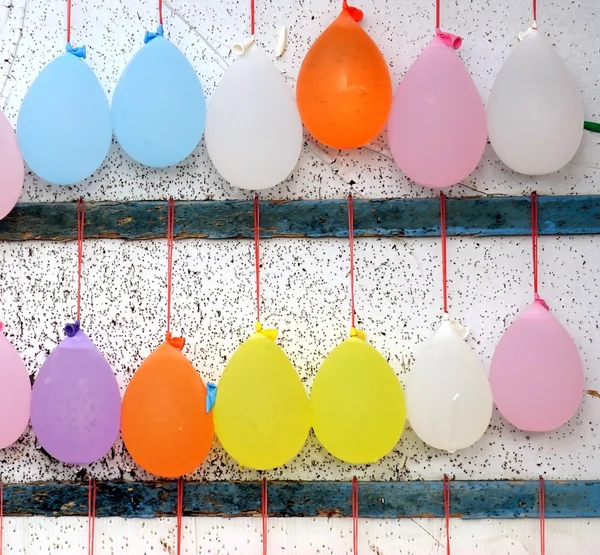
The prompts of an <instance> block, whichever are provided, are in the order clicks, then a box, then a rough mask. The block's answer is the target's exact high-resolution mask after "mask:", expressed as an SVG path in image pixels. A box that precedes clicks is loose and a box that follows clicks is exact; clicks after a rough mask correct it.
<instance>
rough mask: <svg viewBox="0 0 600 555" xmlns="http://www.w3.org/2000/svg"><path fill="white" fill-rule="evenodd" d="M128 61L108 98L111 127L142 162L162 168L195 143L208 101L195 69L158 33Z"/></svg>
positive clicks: (188, 151) (148, 36) (184, 155)
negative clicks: (111, 97) (109, 101)
mask: <svg viewBox="0 0 600 555" xmlns="http://www.w3.org/2000/svg"><path fill="white" fill-rule="evenodd" d="M144 42H145V43H146V44H145V46H143V47H142V48H141V49H140V51H139V52H138V53H137V54H136V55H135V56H134V57H133V59H132V60H131V61H130V62H129V64H127V67H126V68H125V71H123V74H122V75H121V77H120V79H119V82H118V83H117V86H116V88H115V92H114V95H113V100H112V119H113V129H114V131H115V135H116V137H117V140H118V141H119V143H120V144H121V146H122V147H123V150H124V151H125V152H127V154H129V156H131V158H133V159H134V160H136V161H137V162H139V163H140V164H144V165H145V166H151V167H154V168H166V167H167V166H172V165H173V164H177V163H179V162H181V161H182V160H184V159H185V158H187V157H188V156H189V155H190V154H191V153H192V152H193V151H194V150H195V148H196V147H197V146H198V143H199V142H200V139H201V138H202V133H204V124H205V121H206V101H205V99H204V92H203V91H202V84H201V83H200V79H198V75H197V74H196V71H195V70H194V68H193V67H192V65H191V64H190V62H188V60H187V59H186V57H185V56H184V55H183V54H182V53H181V51H180V50H179V49H178V48H177V47H176V46H174V45H173V44H171V43H170V42H169V41H168V40H167V39H165V38H164V37H163V31H162V26H159V28H158V31H157V33H146V37H145V39H144Z"/></svg>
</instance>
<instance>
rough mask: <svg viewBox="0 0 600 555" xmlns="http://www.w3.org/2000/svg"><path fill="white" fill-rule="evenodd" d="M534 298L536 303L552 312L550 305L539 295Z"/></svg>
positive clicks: (536, 294)
mask: <svg viewBox="0 0 600 555" xmlns="http://www.w3.org/2000/svg"><path fill="white" fill-rule="evenodd" d="M534 298H535V302H536V303H540V304H541V305H542V306H543V307H544V308H545V309H546V310H550V307H549V306H548V303H547V302H546V301H545V300H544V299H542V297H540V294H539V293H535V294H534Z"/></svg>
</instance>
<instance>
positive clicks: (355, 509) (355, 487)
mask: <svg viewBox="0 0 600 555" xmlns="http://www.w3.org/2000/svg"><path fill="white" fill-rule="evenodd" d="M352 540H353V551H352V553H354V555H358V479H357V478H356V476H354V478H352Z"/></svg>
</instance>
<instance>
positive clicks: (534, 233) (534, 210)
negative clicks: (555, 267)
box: [531, 191, 538, 297]
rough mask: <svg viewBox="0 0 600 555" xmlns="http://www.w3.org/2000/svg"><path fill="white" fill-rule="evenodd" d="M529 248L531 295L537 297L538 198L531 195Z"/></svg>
mask: <svg viewBox="0 0 600 555" xmlns="http://www.w3.org/2000/svg"><path fill="white" fill-rule="evenodd" d="M531 247H532V257H533V293H534V294H535V295H536V297H537V295H538V196H537V193H536V192H535V191H534V192H533V193H531Z"/></svg>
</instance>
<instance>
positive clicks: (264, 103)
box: [206, 45, 303, 190]
mask: <svg viewBox="0 0 600 555" xmlns="http://www.w3.org/2000/svg"><path fill="white" fill-rule="evenodd" d="M238 46H239V45H238ZM243 50H244V51H243V53H242V54H241V55H240V56H239V57H238V59H237V60H236V61H235V62H234V63H233V65H232V66H231V67H230V68H229V69H228V70H227V72H226V73H225V75H224V76H223V78H222V79H221V82H220V83H219V85H218V86H217V89H216V90H215V92H214V94H213V97H212V99H211V101H210V107H209V110H208V117H207V120H206V149H207V150H208V155H209V156H210V159H211V160H212V162H213V164H214V165H215V168H217V171H218V172H219V173H220V174H221V175H222V176H223V177H224V178H225V179H226V180H227V181H229V183H231V184H232V185H235V186H236V187H240V188H242V189H254V190H258V189H267V188H268V187H274V186H275V185H279V183H281V182H282V181H284V180H285V179H287V178H288V177H289V175H290V174H291V173H292V171H293V170H294V168H295V167H296V164H297V163H298V159H299V158H300V154H301V152H302V143H303V137H302V122H301V121H300V115H299V114H298V108H297V107H296V102H295V101H294V98H293V96H292V94H291V91H290V89H289V87H288V86H287V84H286V82H285V79H284V77H283V75H282V74H281V72H280V71H278V70H277V69H276V68H275V66H274V65H273V64H272V62H271V60H269V58H267V56H266V55H265V53H264V52H263V51H262V50H261V49H260V48H259V47H258V46H250V47H249V48H245V49H243Z"/></svg>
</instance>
